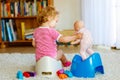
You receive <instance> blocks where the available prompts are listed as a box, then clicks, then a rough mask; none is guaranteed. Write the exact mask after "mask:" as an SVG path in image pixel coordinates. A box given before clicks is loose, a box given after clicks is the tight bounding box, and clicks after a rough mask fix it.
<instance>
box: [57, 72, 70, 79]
mask: <svg viewBox="0 0 120 80" xmlns="http://www.w3.org/2000/svg"><path fill="white" fill-rule="evenodd" d="M58 77H59V78H60V79H65V78H68V76H67V75H66V74H64V73H63V74H59V75H58Z"/></svg>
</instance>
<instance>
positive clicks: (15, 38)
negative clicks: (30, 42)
mask: <svg viewBox="0 0 120 80" xmlns="http://www.w3.org/2000/svg"><path fill="white" fill-rule="evenodd" d="M9 24H10V28H11V33H12V36H13V41H16V40H17V37H16V33H15V30H14V26H13V20H12V19H9Z"/></svg>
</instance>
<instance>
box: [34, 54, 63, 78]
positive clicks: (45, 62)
mask: <svg viewBox="0 0 120 80" xmlns="http://www.w3.org/2000/svg"><path fill="white" fill-rule="evenodd" d="M60 69H62V63H61V61H57V60H55V59H53V58H51V57H48V56H45V57H43V58H41V59H40V60H39V61H38V62H37V63H36V73H37V75H38V76H42V77H56V76H57V75H56V72H57V71H58V70H60Z"/></svg>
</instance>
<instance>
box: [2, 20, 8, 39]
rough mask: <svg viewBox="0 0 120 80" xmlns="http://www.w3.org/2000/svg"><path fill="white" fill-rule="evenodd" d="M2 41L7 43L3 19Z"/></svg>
mask: <svg viewBox="0 0 120 80" xmlns="http://www.w3.org/2000/svg"><path fill="white" fill-rule="evenodd" d="M1 22H2V24H1V25H2V26H1V27H2V40H3V41H7V38H6V30H5V20H4V19H3V20H2V21H1Z"/></svg>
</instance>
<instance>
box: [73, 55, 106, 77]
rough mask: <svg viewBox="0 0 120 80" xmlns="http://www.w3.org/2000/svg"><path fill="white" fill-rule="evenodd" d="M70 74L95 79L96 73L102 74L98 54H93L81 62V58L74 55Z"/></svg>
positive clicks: (102, 70)
mask: <svg viewBox="0 0 120 80" xmlns="http://www.w3.org/2000/svg"><path fill="white" fill-rule="evenodd" d="M71 72H72V74H73V76H76V77H85V78H86V77H89V78H93V77H95V73H96V72H101V73H102V74H104V69H103V65H102V61H101V58H100V55H99V53H94V54H92V55H91V56H89V57H88V58H87V59H86V60H84V61H82V58H81V56H79V55H75V56H74V58H73V60H72V65H71Z"/></svg>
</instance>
